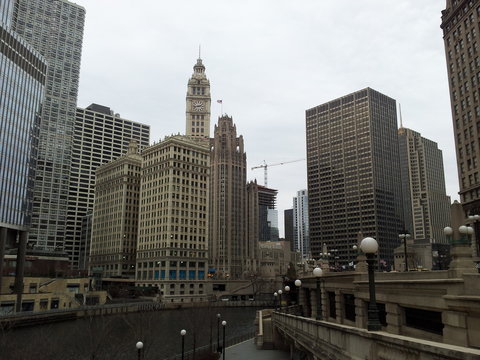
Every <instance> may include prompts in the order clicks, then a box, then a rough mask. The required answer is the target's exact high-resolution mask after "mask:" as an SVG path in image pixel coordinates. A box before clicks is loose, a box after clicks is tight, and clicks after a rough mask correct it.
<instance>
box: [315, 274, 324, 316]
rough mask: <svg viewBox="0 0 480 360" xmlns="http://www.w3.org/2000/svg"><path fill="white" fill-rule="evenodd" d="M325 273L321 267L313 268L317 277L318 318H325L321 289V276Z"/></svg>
mask: <svg viewBox="0 0 480 360" xmlns="http://www.w3.org/2000/svg"><path fill="white" fill-rule="evenodd" d="M322 274H323V270H322V269H321V268H319V267H316V268H315V269H313V276H315V278H316V279H317V317H316V319H317V320H323V314H322V313H323V311H322V292H321V289H320V277H321V276H322Z"/></svg>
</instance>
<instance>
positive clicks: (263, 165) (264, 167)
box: [252, 159, 305, 187]
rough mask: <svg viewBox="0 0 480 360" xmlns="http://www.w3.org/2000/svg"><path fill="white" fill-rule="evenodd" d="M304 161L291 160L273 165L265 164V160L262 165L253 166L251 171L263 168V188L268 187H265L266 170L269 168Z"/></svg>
mask: <svg viewBox="0 0 480 360" xmlns="http://www.w3.org/2000/svg"><path fill="white" fill-rule="evenodd" d="M304 160H305V159H297V160H291V161H284V162H280V163H275V164H267V162H266V161H265V160H263V164H262V165H258V166H254V167H252V170H255V169H260V168H263V176H264V179H263V184H264V186H265V187H268V186H267V177H268V176H267V169H268V168H269V167H271V166H277V165H285V164H290V163H294V162H299V161H304Z"/></svg>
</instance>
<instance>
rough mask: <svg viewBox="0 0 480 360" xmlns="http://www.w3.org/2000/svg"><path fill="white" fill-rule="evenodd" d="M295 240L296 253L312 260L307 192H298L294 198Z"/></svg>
mask: <svg viewBox="0 0 480 360" xmlns="http://www.w3.org/2000/svg"><path fill="white" fill-rule="evenodd" d="M293 238H294V246H295V251H298V252H299V253H300V256H301V257H303V258H311V256H310V255H311V254H310V239H309V229H308V192H307V190H300V191H297V196H296V197H294V198H293Z"/></svg>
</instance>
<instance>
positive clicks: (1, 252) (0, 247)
mask: <svg viewBox="0 0 480 360" xmlns="http://www.w3.org/2000/svg"><path fill="white" fill-rule="evenodd" d="M6 242H7V228H5V227H1V228H0V294H1V293H2V277H3V262H4V259H3V258H4V257H5V244H6Z"/></svg>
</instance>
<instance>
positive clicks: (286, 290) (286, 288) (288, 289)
mask: <svg viewBox="0 0 480 360" xmlns="http://www.w3.org/2000/svg"><path fill="white" fill-rule="evenodd" d="M284 290H285V298H286V299H287V300H286V301H287V308H288V300H289V292H290V286H288V285H287V286H285V288H284Z"/></svg>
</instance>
